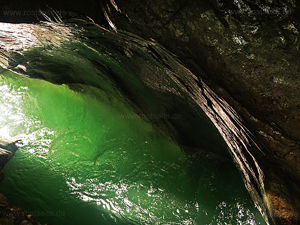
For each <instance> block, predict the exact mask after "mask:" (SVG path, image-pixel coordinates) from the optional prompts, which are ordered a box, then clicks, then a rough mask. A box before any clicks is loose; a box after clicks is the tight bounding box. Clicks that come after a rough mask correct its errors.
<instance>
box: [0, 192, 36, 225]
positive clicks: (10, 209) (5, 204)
mask: <svg viewBox="0 0 300 225" xmlns="http://www.w3.org/2000/svg"><path fill="white" fill-rule="evenodd" d="M0 224H1V225H41V223H40V222H38V221H37V220H36V219H35V217H34V216H33V215H32V214H31V213H30V212H28V211H25V210H23V209H22V208H21V207H19V206H17V205H15V204H14V203H12V202H10V201H9V200H8V199H7V198H6V197H5V196H4V195H3V194H1V193H0Z"/></svg>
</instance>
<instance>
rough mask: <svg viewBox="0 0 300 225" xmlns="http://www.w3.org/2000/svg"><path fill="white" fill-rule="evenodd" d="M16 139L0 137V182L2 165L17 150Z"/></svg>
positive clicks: (2, 175) (0, 179)
mask: <svg viewBox="0 0 300 225" xmlns="http://www.w3.org/2000/svg"><path fill="white" fill-rule="evenodd" d="M17 143H18V141H14V142H11V141H8V140H5V139H3V138H1V137H0V171H1V172H0V173H1V175H0V183H1V181H2V180H3V178H4V174H3V171H2V170H3V167H4V166H5V164H6V163H7V162H8V161H9V160H10V159H11V158H12V157H13V155H14V154H15V152H16V151H17V150H18V147H17V145H16V144H17Z"/></svg>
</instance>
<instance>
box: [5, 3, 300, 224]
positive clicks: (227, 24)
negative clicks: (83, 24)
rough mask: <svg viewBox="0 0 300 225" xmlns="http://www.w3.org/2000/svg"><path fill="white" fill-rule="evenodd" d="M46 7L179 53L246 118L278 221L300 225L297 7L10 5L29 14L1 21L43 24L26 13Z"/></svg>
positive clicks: (240, 4) (156, 4) (226, 4)
mask: <svg viewBox="0 0 300 225" xmlns="http://www.w3.org/2000/svg"><path fill="white" fill-rule="evenodd" d="M45 3H48V5H49V6H51V8H53V9H55V10H57V11H59V10H68V11H75V12H76V13H78V14H81V15H88V16H89V17H91V18H92V19H93V20H94V21H95V22H97V23H99V24H101V25H105V26H108V22H107V21H106V20H105V19H104V18H105V15H103V14H102V12H106V19H109V20H110V21H111V22H112V23H114V24H115V26H116V27H117V28H119V29H122V30H126V31H131V32H133V33H135V34H138V35H139V36H142V37H144V38H146V39H151V38H152V39H155V40H156V41H158V42H159V43H160V44H162V45H163V46H165V47H166V48H167V49H169V50H170V51H171V52H173V53H175V54H176V55H177V57H178V58H179V59H180V60H181V61H182V62H183V63H184V64H185V65H186V66H187V67H188V68H189V69H190V70H192V72H194V74H196V75H197V76H198V77H200V78H202V79H203V80H204V81H205V83H206V84H208V85H209V86H210V87H211V88H212V89H213V90H214V91H215V92H216V93H217V94H218V95H219V96H220V97H222V98H224V99H225V100H226V101H227V102H228V103H229V104H230V105H231V106H233V108H234V109H235V110H236V111H237V112H238V113H239V115H240V116H241V117H242V118H243V120H244V123H245V124H246V126H247V128H248V129H249V130H250V131H251V132H252V133H253V134H254V136H255V137H256V139H257V140H258V143H259V145H260V146H261V148H262V149H263V152H264V156H263V157H261V156H258V155H254V156H255V157H256V158H257V159H258V162H259V164H260V165H261V167H262V168H263V170H264V173H265V176H266V189H267V193H268V196H269V197H270V198H271V200H272V202H273V205H274V207H275V210H276V212H277V216H278V217H279V218H280V219H281V222H282V224H297V223H300V215H299V213H298V212H300V190H299V187H300V129H299V128H300V110H299V109H300V98H299V96H300V89H299V84H300V83H299V80H300V79H299V71H300V68H299V66H300V63H299V60H300V58H299V55H300V54H299V51H300V47H299V28H300V24H299V21H300V18H299V17H300V13H299V3H298V2H296V1H289V0H284V1H265V0H261V1H255V2H250V1H244V0H241V1H233V0H232V1H221V0H205V1H204V0H203V1H196V0H162V1H153V0H152V1H147V0H144V1H139V2H138V3H137V2H136V1H132V0H116V4H117V6H118V7H115V6H114V4H113V3H114V1H110V2H109V1H99V3H95V1H85V2H84V3H83V2H82V3H76V4H74V3H73V2H72V3H67V2H66V1H52V2H51V3H49V2H47V1H34V2H33V1H30V0H27V1H6V2H5V3H2V9H5V10H7V11H12V10H18V9H19V10H23V11H22V12H23V14H22V15H19V16H16V15H15V16H13V15H11V14H10V15H8V14H6V15H4V14H2V17H1V18H0V19H1V20H2V21H8V22H21V21H22V22H26V20H25V19H26V18H27V20H28V21H30V22H31V21H34V20H36V21H37V20H38V19H36V18H35V16H32V17H31V18H29V17H26V15H25V14H24V12H25V11H24V9H26V10H32V12H33V11H34V10H36V9H37V8H38V7H40V8H41V9H44V10H47V6H45V5H46V4H45ZM48 9H49V8H48ZM3 12H4V11H3ZM50 14H51V13H50ZM38 18H41V16H39V17H38ZM62 18H63V16H62ZM191 126H192V125H191ZM192 129H193V128H192ZM195 129H196V128H195Z"/></svg>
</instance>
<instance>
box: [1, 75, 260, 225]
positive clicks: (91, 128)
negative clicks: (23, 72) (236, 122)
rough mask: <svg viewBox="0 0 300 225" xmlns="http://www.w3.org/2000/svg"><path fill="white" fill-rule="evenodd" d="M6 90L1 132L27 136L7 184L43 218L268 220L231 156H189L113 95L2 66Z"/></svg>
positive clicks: (6, 188)
mask: <svg viewBox="0 0 300 225" xmlns="http://www.w3.org/2000/svg"><path fill="white" fill-rule="evenodd" d="M90 89H91V90H92V89H93V88H90ZM94 92H96V90H94ZM0 96H1V98H0V106H1V107H0V115H1V116H0V127H1V131H0V132H1V134H0V135H2V136H6V137H9V138H13V139H20V140H22V144H21V145H20V148H19V150H18V151H17V153H16V154H15V156H14V157H13V158H12V159H11V160H10V162H9V163H8V164H7V165H6V166H5V179H4V181H3V183H1V188H0V191H1V192H3V193H4V194H5V195H6V196H7V197H8V198H9V199H10V200H11V201H13V202H15V203H17V204H19V205H20V206H21V207H23V208H25V209H27V210H29V211H31V212H32V213H33V214H34V215H35V216H36V217H37V218H38V219H39V220H40V221H41V222H44V223H46V222H47V223H51V224H56V225H58V224H115V223H116V224H201V225H202V224H265V222H264V220H263V218H262V217H261V215H260V213H259V212H258V210H257V209H256V208H255V206H254V204H253V202H252V200H251V198H250V196H249V194H248V193H247V191H246V189H245V187H244V184H243V182H242V180H241V178H240V175H239V174H238V172H237V171H236V169H235V167H234V165H233V164H232V163H231V162H230V161H229V160H226V159H224V158H222V157H217V156H215V155H213V154H211V155H210V154H208V153H207V152H205V151H199V152H198V153H194V154H189V155H187V154H185V153H184V152H183V151H181V149H180V147H179V146H178V145H176V143H174V142H173V141H172V140H171V139H170V138H168V137H167V136H166V135H165V134H164V133H163V132H161V131H160V130H159V129H157V128H155V127H153V126H152V125H151V124H149V123H147V122H145V121H144V120H142V119H140V118H139V117H137V116H136V117H135V116H134V115H135V114H134V113H133V112H132V111H131V110H130V108H129V107H128V106H127V105H126V104H125V103H124V102H121V101H119V100H117V99H116V98H114V97H113V96H111V95H109V94H107V93H105V92H102V91H99V90H98V94H96V95H95V94H93V95H91V94H89V93H88V92H85V93H80V92H75V91H72V90H70V89H69V88H68V87H67V86H65V85H55V84H51V83H49V82H46V81H42V80H38V79H30V78H26V77H23V76H20V75H16V74H14V73H12V72H10V71H7V70H3V71H2V75H1V76H0ZM212 135H213V134H212Z"/></svg>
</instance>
